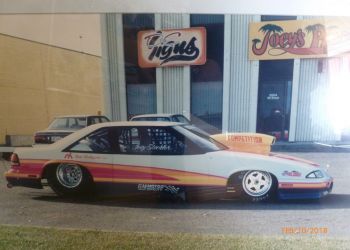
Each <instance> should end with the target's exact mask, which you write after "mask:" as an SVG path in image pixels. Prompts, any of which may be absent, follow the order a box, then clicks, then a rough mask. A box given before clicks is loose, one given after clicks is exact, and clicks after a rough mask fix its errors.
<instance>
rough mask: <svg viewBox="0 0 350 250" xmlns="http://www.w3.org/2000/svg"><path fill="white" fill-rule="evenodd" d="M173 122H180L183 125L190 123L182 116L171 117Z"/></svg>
mask: <svg viewBox="0 0 350 250" xmlns="http://www.w3.org/2000/svg"><path fill="white" fill-rule="evenodd" d="M173 120H174V122H181V123H185V124H189V123H190V121H189V120H188V119H187V118H186V117H184V116H182V115H175V116H173Z"/></svg>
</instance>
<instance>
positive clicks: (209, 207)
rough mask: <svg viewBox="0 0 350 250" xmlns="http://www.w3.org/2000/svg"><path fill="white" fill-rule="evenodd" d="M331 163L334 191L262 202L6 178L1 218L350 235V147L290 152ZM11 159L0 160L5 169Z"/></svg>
mask: <svg viewBox="0 0 350 250" xmlns="http://www.w3.org/2000/svg"><path fill="white" fill-rule="evenodd" d="M289 154H290V155H294V156H298V157H302V158H305V159H309V160H313V161H316V162H320V163H329V164H330V165H331V168H330V170H329V172H330V174H331V175H332V176H333V177H334V189H333V192H332V194H330V195H329V196H327V197H325V198H323V199H321V200H320V201H288V202H285V201H284V202H271V203H262V204H251V203H245V202H242V201H239V200H220V201H201V202H195V203H172V202H160V201H158V200H156V199H154V198H153V197H140V196H138V197H132V198H128V197H114V198H111V197H109V198H106V197H100V198H95V199H93V200H72V199H63V198H58V197H56V195H55V194H54V193H53V192H52V191H51V190H50V188H48V187H46V188H45V189H43V190H36V189H27V188H19V187H17V188H12V189H8V188H7V187H6V181H5V179H4V178H0V224H11V225H30V226H46V227H60V228H85V229H99V230H100V229H101V230H112V231H142V232H195V233H219V234H240V235H282V230H283V228H286V227H294V228H296V227H301V228H315V227H321V228H327V233H326V234H324V235H327V236H332V237H333V236H336V237H347V238H348V237H350V216H349V215H350V181H349V180H350V153H344V152H343V153H289ZM8 168H9V164H8V163H7V162H5V161H0V172H1V173H3V172H5V171H6V169H8Z"/></svg>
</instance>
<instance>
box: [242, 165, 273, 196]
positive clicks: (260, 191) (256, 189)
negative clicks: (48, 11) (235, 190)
mask: <svg viewBox="0 0 350 250" xmlns="http://www.w3.org/2000/svg"><path fill="white" fill-rule="evenodd" d="M271 186H272V177H271V175H270V174H269V173H267V172H263V171H250V172H248V173H246V174H245V175H244V177H243V189H244V191H245V192H246V193H247V194H248V195H250V196H253V197H259V196H263V195H265V194H266V193H268V192H269V191H270V189H271Z"/></svg>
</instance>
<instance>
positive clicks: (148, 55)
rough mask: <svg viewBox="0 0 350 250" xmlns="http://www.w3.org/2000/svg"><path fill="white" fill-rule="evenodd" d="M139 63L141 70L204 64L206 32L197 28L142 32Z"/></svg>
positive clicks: (139, 34)
mask: <svg viewBox="0 0 350 250" xmlns="http://www.w3.org/2000/svg"><path fill="white" fill-rule="evenodd" d="M138 61H139V66H140V67H141V68H152V67H167V66H182V65H201V64H204V63H205V62H206V30H205V28H204V27H197V28H190V29H177V30H158V31H155V30H147V31H140V32H139V33H138Z"/></svg>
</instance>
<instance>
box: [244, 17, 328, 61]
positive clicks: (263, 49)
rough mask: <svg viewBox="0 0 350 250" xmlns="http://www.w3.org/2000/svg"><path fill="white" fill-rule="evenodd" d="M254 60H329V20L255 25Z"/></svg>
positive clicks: (252, 36)
mask: <svg viewBox="0 0 350 250" xmlns="http://www.w3.org/2000/svg"><path fill="white" fill-rule="evenodd" d="M249 29H250V30H249V34H250V35H249V40H250V41H249V42H250V46H249V47H250V51H249V59H251V60H271V59H288V58H290V59H292V58H314V57H327V41H326V26H325V20H322V19H320V20H291V21H277V22H260V23H251V24H250V27H249Z"/></svg>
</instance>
